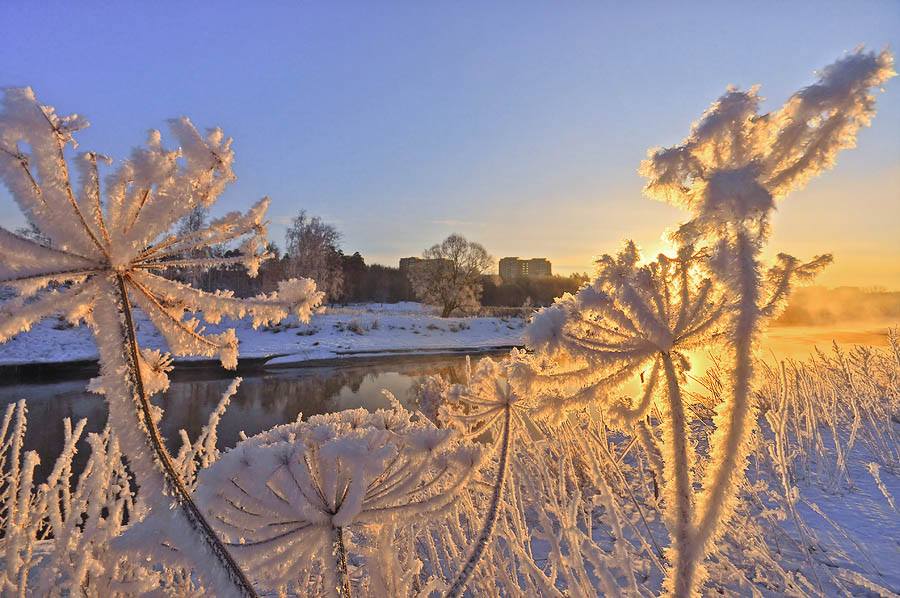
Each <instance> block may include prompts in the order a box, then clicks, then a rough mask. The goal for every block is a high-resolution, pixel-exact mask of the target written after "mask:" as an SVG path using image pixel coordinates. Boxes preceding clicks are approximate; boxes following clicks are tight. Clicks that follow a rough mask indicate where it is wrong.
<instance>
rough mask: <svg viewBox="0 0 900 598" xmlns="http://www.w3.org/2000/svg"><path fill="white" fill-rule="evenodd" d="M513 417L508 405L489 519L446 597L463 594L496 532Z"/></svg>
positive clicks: (504, 482) (455, 597) (453, 597)
mask: <svg viewBox="0 0 900 598" xmlns="http://www.w3.org/2000/svg"><path fill="white" fill-rule="evenodd" d="M511 419H512V407H511V406H510V405H507V406H506V409H505V414H504V419H503V437H502V438H501V440H500V442H501V447H500V465H499V471H498V472H497V483H496V484H495V485H494V491H493V493H492V494H491V505H490V508H489V509H488V514H487V519H486V520H485V522H484V527H482V529H481V534H479V536H478V541H477V542H476V543H475V550H473V551H472V555H471V556H470V557H469V560H467V561H466V563H465V564H464V565H463V567H462V569H460V571H459V574H458V575H457V576H456V579H455V580H454V581H453V583H452V584H451V585H450V589H449V590H447V595H446V598H459V596H460V595H461V594H462V592H463V590H464V589H465V587H466V584H467V583H468V581H469V578H470V577H471V576H472V574H473V573H474V572H475V568H476V567H477V566H478V563H479V562H480V561H481V557H482V555H483V554H484V551H485V549H487V545H488V542H490V540H491V536H492V535H493V533H494V527H496V524H497V517H498V515H499V514H500V500H501V499H502V498H503V490H504V487H505V485H506V475H507V470H508V467H507V464H508V462H509V445H510V425H511V421H510V420H511Z"/></svg>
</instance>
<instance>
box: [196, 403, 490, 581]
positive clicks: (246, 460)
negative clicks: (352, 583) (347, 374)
mask: <svg viewBox="0 0 900 598" xmlns="http://www.w3.org/2000/svg"><path fill="white" fill-rule="evenodd" d="M393 403H394V405H393V408H392V409H387V410H379V411H376V412H375V413H369V412H367V411H366V410H365V409H349V410H345V411H341V412H338V413H332V414H327V415H316V416H313V417H311V418H309V419H308V420H305V421H297V422H295V423H292V424H287V425H283V426H277V427H275V428H273V429H271V430H268V431H266V432H263V433H261V434H259V435H257V436H253V437H250V438H248V439H246V440H244V441H242V442H240V443H238V445H237V446H236V447H235V448H234V449H232V450H230V451H229V452H227V453H226V454H225V455H223V456H222V458H221V459H220V460H219V461H217V462H216V463H215V464H213V465H212V466H211V467H209V468H208V469H205V470H204V471H202V472H201V473H200V484H199V490H198V496H197V502H198V504H199V505H200V507H201V508H202V509H203V510H204V512H205V513H206V514H207V515H208V516H209V517H210V520H211V521H214V525H215V527H216V528H217V529H218V530H219V531H220V533H221V534H222V536H223V537H225V538H227V539H228V540H229V546H231V550H232V551H233V552H234V554H235V556H236V557H237V558H238V559H239V560H240V561H241V562H242V563H243V564H244V565H245V566H247V567H248V568H252V569H253V570H255V571H259V575H258V577H259V579H260V580H262V581H264V582H265V584H266V585H267V586H268V587H271V588H273V589H275V588H282V589H284V588H286V587H288V586H289V585H290V584H292V583H293V584H296V583H298V582H299V583H300V586H299V587H295V588H294V590H295V591H297V592H300V593H310V594H314V593H316V589H314V588H311V587H304V585H303V580H305V579H306V578H308V577H311V575H310V573H311V572H313V571H316V570H319V569H321V571H322V573H323V577H324V578H325V585H326V587H332V588H333V587H337V586H338V585H340V586H345V585H346V584H349V576H348V573H347V558H346V557H347V554H346V552H347V548H346V546H345V540H344V531H343V530H345V529H347V530H350V529H354V530H357V531H362V528H365V527H366V526H371V527H374V528H376V529H377V528H380V527H382V526H385V525H387V524H389V523H390V522H391V521H396V522H399V521H401V520H402V521H409V520H410V519H411V518H417V517H424V516H427V515H429V514H430V515H434V514H435V513H436V512H438V511H441V510H442V509H444V508H446V507H447V506H448V505H450V504H451V503H452V502H453V500H454V499H455V497H456V495H457V494H458V493H459V492H460V491H461V490H463V489H464V488H465V487H466V484H467V483H468V481H469V480H470V479H471V478H472V476H474V475H475V474H476V473H477V472H478V468H479V466H480V464H481V459H482V450H481V449H480V448H479V446H478V445H476V444H474V443H471V442H468V441H465V440H461V439H459V438H458V437H456V435H454V434H453V433H452V431H451V430H447V429H439V428H436V427H434V425H433V424H431V423H430V422H429V421H428V420H427V419H424V418H421V419H413V415H412V414H411V413H410V412H408V411H406V410H405V409H403V408H402V407H401V406H400V404H399V403H398V402H397V401H396V400H394V401H393ZM376 535H377V534H376ZM373 538H374V536H373ZM373 538H369V539H367V541H366V543H370V542H372V541H374V539H373ZM380 549H382V550H388V549H389V547H386V546H385V547H380ZM332 555H334V556H332ZM347 587H349V586H347ZM346 593H348V592H346V591H345V595H346Z"/></svg>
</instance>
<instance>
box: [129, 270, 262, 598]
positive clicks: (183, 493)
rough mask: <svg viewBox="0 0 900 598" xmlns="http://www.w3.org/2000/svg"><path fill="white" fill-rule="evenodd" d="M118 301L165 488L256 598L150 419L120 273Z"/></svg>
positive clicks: (138, 400) (139, 402)
mask: <svg viewBox="0 0 900 598" xmlns="http://www.w3.org/2000/svg"><path fill="white" fill-rule="evenodd" d="M116 290H117V295H118V297H117V298H116V299H117V303H118V304H119V308H120V310H121V312H122V314H123V315H124V317H125V324H124V326H123V333H124V334H123V337H124V339H125V347H124V348H125V361H126V364H127V365H128V371H127V378H128V383H129V385H130V386H131V387H132V390H133V398H134V402H135V406H136V408H137V414H136V415H137V417H138V420H139V422H140V423H141V426H142V427H143V431H144V434H145V436H146V440H147V444H148V445H149V448H150V449H151V451H152V452H153V456H154V457H155V459H154V461H155V462H156V465H157V466H158V467H159V470H160V472H161V474H162V476H163V482H164V488H165V489H166V490H167V491H168V492H169V493H170V494H171V495H172V497H173V498H174V499H175V502H176V503H177V504H178V506H179V508H180V509H181V512H182V514H183V515H184V517H185V518H186V519H187V521H188V525H190V526H191V527H192V528H193V529H194V530H195V531H197V533H199V534H200V536H201V537H202V539H203V541H204V543H205V544H206V545H207V547H208V548H209V550H210V551H211V552H212V553H213V556H215V558H216V560H218V561H219V563H220V564H221V565H222V568H223V569H225V572H226V574H227V575H228V578H229V579H230V580H231V582H232V583H233V584H234V586H235V588H236V589H237V590H238V592H239V593H240V595H241V596H246V597H252V598H256V591H255V590H254V589H253V586H252V585H251V584H250V581H249V580H248V579H247V576H246V575H244V572H243V571H242V570H241V568H240V566H238V564H237V562H236V561H235V560H234V559H233V558H232V556H231V554H230V553H229V552H228V549H227V548H226V547H225V545H224V544H222V541H221V540H220V539H219V537H218V536H217V535H216V533H215V531H214V530H213V529H212V527H211V526H210V525H209V522H207V521H206V518H205V517H204V516H203V513H201V511H200V509H199V508H198V507H197V505H196V503H194V500H193V499H192V498H191V495H190V492H188V490H187V488H186V487H185V485H184V483H183V482H182V480H181V476H180V475H179V474H178V471H177V470H176V469H175V464H174V463H173V460H172V456H171V455H170V454H169V451H168V449H167V448H166V445H165V442H164V441H163V439H162V436H161V434H160V432H159V428H158V427H157V426H156V422H155V421H154V419H153V414H152V410H151V406H150V401H149V398H148V397H147V393H146V391H145V389H144V381H143V379H142V377H141V370H140V355H139V353H138V351H139V348H138V343H137V335H136V333H135V328H134V318H133V316H132V312H131V303H130V302H129V300H128V292H127V290H126V288H125V279H124V277H123V276H122V275H121V274H117V275H116Z"/></svg>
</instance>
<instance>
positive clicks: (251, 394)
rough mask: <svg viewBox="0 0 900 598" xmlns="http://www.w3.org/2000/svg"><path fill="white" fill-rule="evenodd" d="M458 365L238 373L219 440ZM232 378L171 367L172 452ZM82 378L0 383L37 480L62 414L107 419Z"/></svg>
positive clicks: (453, 376)
mask: <svg viewBox="0 0 900 598" xmlns="http://www.w3.org/2000/svg"><path fill="white" fill-rule="evenodd" d="M475 359H477V357H473V363H474V361H475ZM464 371H465V357H464V356H452V357H446V356H445V357H433V358H400V357H398V358H394V359H391V360H390V361H386V362H378V363H369V364H366V365H355V366H340V367H315V368H296V369H285V370H271V371H257V372H254V373H252V374H249V375H247V374H244V375H242V377H243V382H242V383H241V385H240V387H239V389H238V392H237V394H236V395H235V396H234V397H232V399H231V403H230V404H229V406H228V409H227V410H226V411H225V415H224V416H223V418H222V420H221V422H220V424H219V428H218V430H219V433H218V447H219V448H220V449H224V448H227V447H230V446H233V445H234V444H235V442H237V440H238V437H239V433H240V432H241V431H243V432H245V433H246V434H247V435H253V434H256V433H257V432H261V431H263V430H266V429H268V428H271V427H272V426H275V425H278V424H283V423H288V422H292V421H294V420H295V419H296V418H297V415H298V414H299V413H301V412H302V413H303V415H304V417H306V416H310V415H315V414H318V413H329V412H332V411H338V410H341V409H347V408H350V407H366V408H368V409H377V408H379V407H387V406H388V405H389V403H388V401H387V399H385V398H384V396H383V395H382V394H381V390H382V389H387V390H390V391H391V392H392V393H394V395H395V396H396V397H397V398H398V399H399V400H400V401H401V402H408V401H409V400H410V398H411V395H412V387H413V385H414V384H415V382H416V381H418V380H420V379H421V378H422V377H423V376H426V375H429V374H442V375H443V376H445V377H447V378H448V379H450V380H451V381H453V382H458V381H461V379H462V376H463V375H464ZM232 379H233V375H230V373H228V372H224V370H220V369H215V368H209V369H188V368H182V369H179V368H178V367H176V368H175V372H174V373H173V375H172V383H171V386H170V388H169V390H168V392H166V393H165V394H163V395H158V396H156V397H154V398H153V402H154V403H155V404H157V405H159V406H160V407H162V408H163V409H164V410H165V415H164V416H163V420H162V422H161V424H160V429H161V431H162V433H163V435H164V436H165V438H166V441H167V443H168V445H169V448H170V450H172V451H173V452H175V451H177V449H178V447H179V446H180V444H181V441H180V438H179V430H181V429H184V430H185V431H186V432H187V433H188V434H189V435H190V437H191V439H192V440H193V439H195V438H196V437H197V435H198V434H199V432H200V430H201V429H202V428H203V426H205V425H206V423H207V422H208V419H209V415H210V413H211V412H212V410H213V409H214V408H215V406H216V405H217V404H218V402H219V400H220V398H221V396H222V393H223V392H224V391H225V389H227V388H228V385H229V384H230V383H231V381H232ZM87 382H88V380H87V379H84V378H79V379H69V380H62V381H54V382H49V383H40V382H28V383H23V382H18V383H16V382H15V381H13V380H9V379H7V380H4V383H3V384H0V412H2V410H5V409H6V406H7V405H8V404H10V403H15V402H16V401H18V400H19V399H25V400H26V405H27V412H28V428H27V431H26V434H25V448H26V450H34V451H37V453H38V455H40V457H41V465H40V467H39V469H38V471H37V473H36V479H37V480H38V481H42V480H44V479H45V478H46V475H47V474H48V473H49V472H50V470H51V468H52V466H53V463H54V461H55V460H56V455H58V454H59V451H60V450H61V449H62V445H63V424H62V420H63V419H64V418H70V419H71V420H72V423H73V425H74V424H75V422H77V421H78V420H79V419H82V418H86V419H87V421H88V423H87V426H86V428H85V434H87V433H88V432H99V431H101V430H102V429H103V428H104V427H105V426H106V418H107V409H106V403H105V399H104V398H103V397H102V396H99V395H95V394H92V393H89V392H87V390H86V388H85V387H86V385H87ZM79 446H80V447H85V443H84V442H83V441H82V442H81V443H80V444H79ZM86 453H87V450H86V448H85V450H81V451H79V454H78V456H77V457H76V463H75V465H76V468H77V470H78V471H80V469H81V468H82V467H83V465H84V463H85V462H86V460H87V456H88V455H87V454H86Z"/></svg>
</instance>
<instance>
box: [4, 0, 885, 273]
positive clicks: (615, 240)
mask: <svg viewBox="0 0 900 598" xmlns="http://www.w3.org/2000/svg"><path fill="white" fill-rule="evenodd" d="M74 4H75V3H65V4H64V3H59V4H53V3H45V2H41V3H37V2H31V3H26V2H21V3H15V4H14V3H11V2H7V3H4V4H3V6H2V7H0V23H2V24H3V25H2V31H3V37H2V39H0V86H12V85H15V86H19V85H31V86H32V87H34V88H35V90H36V92H37V93H38V96H39V97H40V98H41V100H42V101H43V102H45V103H48V104H51V105H54V106H56V107H57V108H58V110H59V111H60V112H63V113H69V112H80V113H83V114H86V115H87V116H88V118H89V119H90V120H91V122H92V126H91V128H90V129H88V130H87V131H85V132H84V133H83V134H82V135H81V136H80V141H81V144H82V146H83V147H85V148H90V149H96V150H98V151H102V152H104V153H106V154H109V155H112V156H116V157H120V158H121V157H124V156H126V155H127V153H128V151H129V150H130V148H131V147H132V146H134V145H136V144H139V143H142V142H143V140H144V138H145V134H146V130H147V129H149V128H158V127H162V126H163V125H164V122H165V119H167V118H169V117H172V116H176V115H181V114H185V115H188V116H190V117H191V118H192V120H193V121H194V122H195V123H197V124H198V125H200V126H212V125H218V126H221V127H222V128H224V129H225V131H226V133H228V134H229V135H231V136H233V137H234V138H235V145H234V147H235V150H236V154H237V160H236V165H235V171H236V173H237V175H238V177H239V180H238V182H237V183H235V184H234V185H233V186H232V187H231V188H230V189H229V190H228V191H227V192H226V194H225V195H224V197H223V198H222V200H221V201H220V202H219V204H218V205H217V208H216V212H225V211H229V210H234V209H240V208H243V207H245V206H247V205H249V202H251V201H252V200H255V199H257V198H258V197H260V196H262V195H269V196H270V197H271V198H272V207H271V211H270V218H271V219H272V221H273V225H272V228H271V234H272V236H273V238H274V239H275V240H276V242H278V243H279V244H281V243H282V242H283V235H284V226H283V225H284V223H285V222H287V220H288V219H289V218H290V217H291V216H292V215H294V214H295V213H296V212H297V211H298V210H299V209H301V208H305V209H306V210H307V211H308V212H310V213H312V214H316V215H321V216H322V217H324V218H325V219H326V220H328V221H330V222H333V223H335V224H336V225H337V226H338V228H339V229H340V230H341V231H342V232H343V235H344V239H343V248H344V250H345V251H348V252H353V251H357V250H358V251H360V252H361V253H363V255H364V256H366V258H367V260H368V261H370V262H373V261H376V262H382V263H390V264H395V263H396V259H397V258H398V257H400V256H403V255H415V254H418V253H420V252H421V251H422V249H424V248H425V247H426V246H428V245H430V244H432V243H434V242H436V241H439V240H440V239H441V238H443V237H444V236H446V235H447V234H449V233H451V232H460V233H462V234H464V235H466V236H468V237H469V238H472V239H474V240H478V241H480V242H482V243H483V244H484V245H485V246H486V247H487V248H488V250H489V251H490V252H491V253H492V254H493V255H494V256H496V257H498V258H499V257H502V256H505V255H519V256H523V257H530V256H547V257H549V258H550V259H551V260H552V261H553V262H554V266H555V268H556V270H557V271H560V272H571V271H575V270H577V271H586V270H589V269H590V262H591V257H592V256H593V255H596V254H599V253H603V252H607V251H613V250H615V249H616V248H617V247H618V246H619V245H620V243H621V241H622V240H623V239H625V238H628V237H633V238H635V239H636V240H637V241H638V242H639V243H641V244H642V245H643V246H645V247H646V248H647V249H648V250H651V251H652V250H654V249H656V248H657V247H655V246H656V245H658V239H659V236H660V233H661V231H662V230H663V229H664V228H665V227H666V226H670V225H671V224H673V223H674V222H675V221H676V220H677V218H678V216H679V214H678V211H677V210H675V209H674V208H671V207H669V206H665V205H662V204H659V203H656V202H652V201H650V200H648V199H645V198H643V197H642V196H641V186H642V181H641V179H640V177H638V175H637V174H636V168H637V166H638V163H639V162H640V160H641V159H642V158H643V157H644V155H645V153H646V151H647V149H648V148H650V147H652V146H656V145H671V144H673V143H676V142H678V141H680V140H681V138H682V137H684V135H685V134H686V133H687V132H688V130H689V127H690V123H691V122H692V121H693V120H695V119H696V118H697V117H698V116H699V115H700V114H701V112H702V111H703V110H704V109H705V108H706V107H707V106H708V104H709V103H710V102H711V101H713V100H714V99H715V98H716V97H717V96H718V95H719V94H721V93H722V91H724V89H725V87H726V85H728V84H732V83H733V84H737V85H739V86H742V87H745V86H749V85H752V84H754V83H761V84H762V93H763V95H764V96H765V97H766V98H768V100H767V107H768V108H772V107H775V106H777V105H778V104H780V103H781V102H782V101H783V100H784V99H785V98H786V97H787V96H788V95H789V94H790V93H792V92H793V91H795V90H796V89H797V88H799V87H801V86H803V85H805V84H808V83H810V82H812V81H813V79H814V74H813V71H814V69H817V68H820V67H822V66H825V65H826V64H828V63H829V62H832V61H833V60H834V59H836V58H838V57H839V56H840V55H841V54H842V53H843V52H845V51H847V50H851V49H853V48H854V47H855V46H857V45H858V44H861V43H864V44H866V45H867V46H868V47H870V48H874V49H881V48H883V47H885V46H890V47H891V48H893V49H894V50H897V49H898V48H900V2H895V1H892V2H874V1H861V2H773V3H766V2H752V3H750V2H743V3H737V2H735V3H713V2H697V3H686V2H680V3H673V2H658V3H654V2H633V3H624V2H621V3H612V2H610V3H599V2H597V3H575V2H573V3H549V2H548V3H530V2H515V3H514V2H508V3H507V2H492V3H465V2H434V3H417V2H400V3H362V2H356V3H352V2H333V3H328V4H325V3H321V4H316V3H305V2H303V3H298V2H252V3H251V2H240V3H238V2H232V3H229V2H218V3H212V2H192V3H178V4H176V3H168V2H159V3H154V4H153V6H149V5H148V6H138V5H137V3H118V4H113V3H104V5H101V4H100V3H95V4H93V5H92V6H91V3H79V6H78V7H77V8H75V6H74ZM85 5H87V6H85ZM878 103H879V114H878V116H877V117H876V120H875V122H874V126H873V128H872V129H868V130H865V131H863V132H862V134H861V135H860V138H859V148H858V149H856V150H853V151H851V152H846V153H844V154H843V155H842V156H841V157H840V159H839V162H838V166H837V168H836V169H835V170H834V171H833V172H830V173H827V174H826V175H824V176H822V177H820V178H819V179H818V180H816V181H814V182H813V183H812V184H811V185H810V186H809V187H808V188H807V189H806V190H804V191H802V192H800V193H797V194H795V195H793V196H791V197H789V198H788V199H787V200H786V201H785V203H784V204H783V206H782V209H781V210H780V213H779V215H778V217H777V219H776V222H775V225H776V235H775V239H774V243H773V246H774V247H775V248H776V249H777V250H785V251H790V252H796V253H797V254H798V255H800V256H808V255H810V254H812V253H817V252H822V251H828V250H832V251H834V252H835V253H836V257H837V263H836V264H835V266H834V267H833V268H832V269H831V271H830V272H828V273H827V274H826V275H825V276H823V278H822V280H823V282H824V283H826V284H831V285H837V284H855V285H864V286H869V285H882V286H887V287H891V288H900V240H898V237H900V234H898V228H900V227H898V225H897V223H898V222H900V83H898V80H897V79H894V80H893V81H891V82H890V83H889V84H888V86H887V88H886V93H884V94H880V96H879V98H878ZM21 223H22V220H21V215H20V214H19V212H18V210H17V209H16V207H15V205H14V204H13V203H12V201H11V200H10V198H9V196H8V194H6V191H5V189H4V190H0V224H2V225H4V226H7V227H14V226H18V225H20V224H21Z"/></svg>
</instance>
